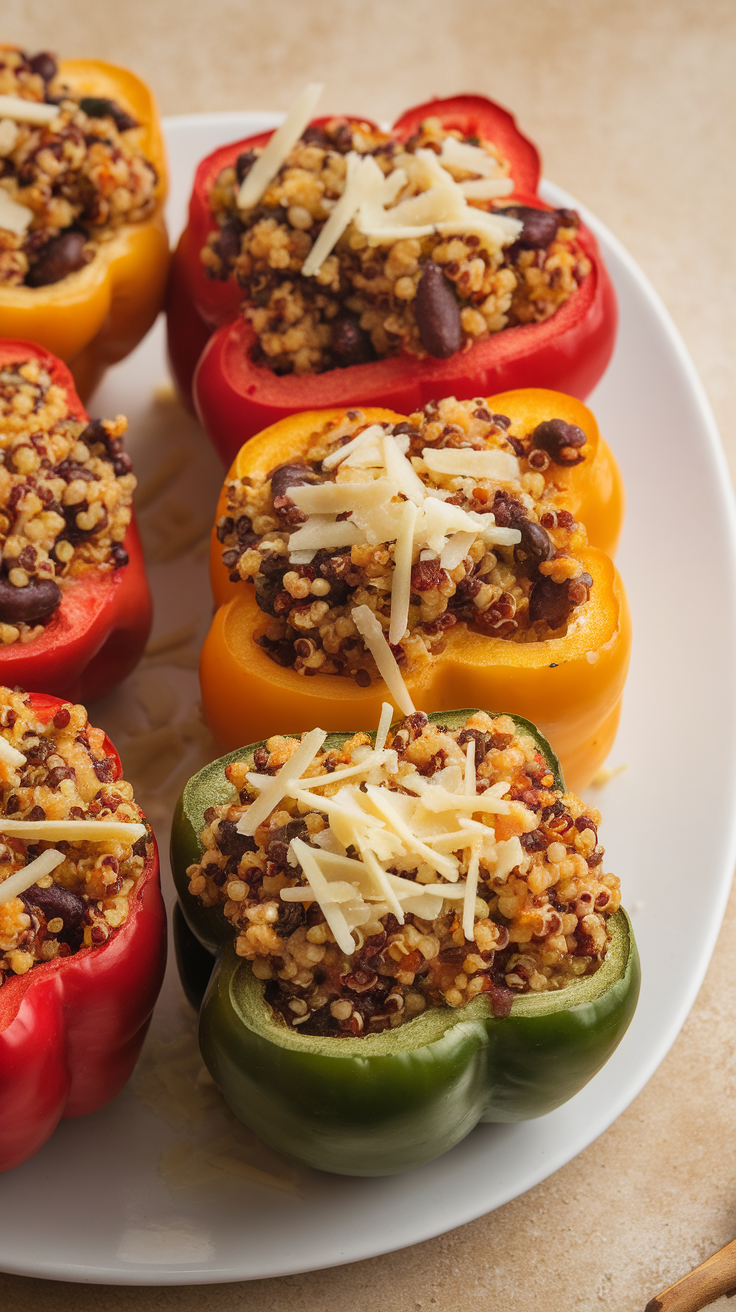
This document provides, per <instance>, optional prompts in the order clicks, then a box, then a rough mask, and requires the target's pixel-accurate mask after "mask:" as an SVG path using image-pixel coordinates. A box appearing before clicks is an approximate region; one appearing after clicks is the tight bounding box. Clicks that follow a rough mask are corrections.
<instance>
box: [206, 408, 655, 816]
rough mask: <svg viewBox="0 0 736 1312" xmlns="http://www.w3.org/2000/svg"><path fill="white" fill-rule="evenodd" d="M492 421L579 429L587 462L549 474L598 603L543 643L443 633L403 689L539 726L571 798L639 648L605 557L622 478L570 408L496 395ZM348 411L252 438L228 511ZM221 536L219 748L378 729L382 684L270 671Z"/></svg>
mask: <svg viewBox="0 0 736 1312" xmlns="http://www.w3.org/2000/svg"><path fill="white" fill-rule="evenodd" d="M487 405H488V407H489V409H490V410H492V411H493V412H502V413H504V414H507V415H508V416H509V418H512V419H514V420H515V421H516V420H517V419H522V418H523V419H524V420H525V421H527V422H528V425H529V427H530V428H531V427H533V426H536V424H537V423H539V422H541V420H543V419H546V418H553V417H556V418H564V419H565V420H566V421H567V422H572V423H575V424H577V425H578V426H579V427H581V428H582V429H583V430H584V432H585V433H586V436H587V437H588V442H587V443H586V446H585V447H584V448H582V450H583V451H584V452H585V453H586V458H585V460H584V461H583V462H582V463H581V464H579V465H576V466H574V467H573V468H570V469H565V470H562V469H560V470H559V473H558V471H557V470H555V481H556V483H557V485H558V488H559V493H558V495H559V507H560V508H566V509H570V510H571V512H572V513H573V514H574V515H575V517H576V518H578V517H579V519H580V520H581V521H582V522H584V523H585V524H586V527H587V528H588V532H589V536H590V538H591V540H592V542H593V543H594V544H595V545H594V547H592V548H587V549H585V550H583V551H581V552H580V553H579V558H580V560H581V563H582V565H583V569H584V570H587V572H588V573H589V574H590V575H591V576H592V578H593V588H592V594H591V597H590V600H589V601H588V602H586V603H585V605H584V606H582V607H581V610H580V612H579V615H580V619H579V620H578V621H576V623H575V624H574V625H573V626H572V628H571V632H570V633H569V634H566V635H565V636H564V637H560V638H550V639H547V640H546V641H544V642H530V643H515V642H510V641H508V640H506V639H503V638H493V637H489V636H486V635H485V634H481V633H476V632H473V631H471V630H469V629H465V628H454V629H450V630H448V631H447V633H446V635H445V637H446V642H447V646H446V649H445V651H444V652H443V653H442V654H441V655H440V656H437V657H435V658H433V659H432V660H431V661H429V662H428V663H427V664H426V665H425V666H424V667H422V668H421V669H420V670H419V672H418V673H417V674H416V675H414V676H411V675H409V676H407V677H406V679H405V682H406V686H407V688H408V690H409V694H410V696H411V697H412V700H413V701H414V704H415V705H416V706H421V707H423V708H424V709H426V710H434V709H435V708H438V709H442V708H453V707H455V706H457V705H458V703H459V702H461V703H467V702H469V701H475V702H477V703H478V704H480V705H493V704H495V705H503V706H508V707H509V708H510V710H511V712H512V714H517V715H522V716H525V717H526V718H527V719H529V720H532V721H533V722H534V723H535V724H538V725H540V727H541V729H542V731H543V732H544V733H546V734H547V735H548V736H549V737H550V738H552V740H553V741H554V743H555V746H556V748H557V751H558V753H559V756H560V759H561V761H562V764H563V767H564V769H565V773H566V775H567V777H568V778H569V780H570V782H571V786H572V787H573V788H574V789H575V791H580V790H581V789H582V788H584V787H585V786H586V785H587V784H588V783H589V782H590V780H591V778H592V777H593V775H594V774H595V772H596V770H597V769H598V768H599V767H600V765H601V764H602V763H603V761H604V760H605V758H606V756H607V755H608V752H609V750H610V748H611V745H612V743H613V739H614V737H615V735H616V729H617V727H618V720H619V715H620V708H621V697H622V694H623V688H624V683H625V680H626V674H627V670H628V665H629V656H630V650H631V618H630V615H629V609H628V602H627V600H626V594H625V591H624V588H623V584H622V583H621V580H620V578H619V575H618V573H617V571H616V570H615V568H614V566H613V564H612V562H611V560H610V559H609V557H608V556H607V555H606V554H604V552H603V551H601V550H599V549H598V547H599V544H605V546H607V547H608V548H609V549H613V547H614V546H615V543H616V541H617V539H618V534H619V531H620V527H621V521H622V516H623V492H622V484H621V475H620V473H619V470H618V466H617V465H616V462H615V460H614V458H613V456H612V454H611V452H610V450H609V448H608V447H607V445H606V444H605V442H604V441H603V439H602V438H601V436H600V434H599V432H598V427H597V425H596V422H595V419H594V418H593V416H592V414H591V412H590V411H589V410H588V409H587V408H586V407H585V406H584V405H582V403H581V402H579V401H576V400H575V399H574V398H570V397H563V396H561V395H559V394H558V393H554V392H547V391H544V390H542V389H526V390H523V391H518V392H511V393H505V394H502V395H499V396H493V397H489V398H488V400H487ZM342 413H343V412H340V411H326V412H322V413H321V414H317V415H316V414H314V413H310V414H306V415H295V416H291V417H289V418H288V419H286V420H283V421H282V422H281V423H279V424H277V425H274V426H273V427H272V428H270V429H267V430H266V431H265V432H264V433H261V434H259V436H258V437H255V438H253V439H251V441H250V442H247V443H246V444H245V445H244V446H243V447H242V448H241V450H240V452H239V454H238V456H237V458H236V460H235V463H234V464H233V466H232V468H231V470H230V472H229V474H228V476H227V479H226V480H225V486H224V489H223V496H222V498H221V500H220V503H219V506H218V518H219V516H220V514H222V513H224V509H225V505H226V497H227V493H226V488H227V483H228V481H229V480H231V479H234V478H242V477H248V476H249V477H256V478H262V477H266V476H267V475H268V474H269V473H270V471H271V470H272V469H274V468H275V467H276V466H277V465H279V464H282V463H283V462H284V461H286V460H289V461H293V460H297V459H298V458H299V457H304V456H306V455H307V454H308V452H309V449H310V446H311V442H312V435H313V433H314V431H315V429H317V428H320V427H322V426H324V425H325V424H327V423H329V422H330V421H331V420H336V419H338V418H339V417H340V416H341V414H342ZM363 413H364V414H365V418H366V421H367V422H368V423H372V422H378V421H380V420H389V421H390V422H392V423H396V422H398V421H400V420H402V419H403V418H404V416H402V415H397V414H395V413H393V412H391V411H385V410H372V409H367V410H364V411H363ZM221 553H222V549H221V547H220V544H219V542H218V541H217V538H216V533H213V538H212V554H211V577H212V587H213V592H214V595H215V600H216V602H217V603H218V606H219V608H218V610H217V612H216V614H215V617H214V620H213V622H212V626H211V628H210V631H209V633H208V635H207V638H206V640H205V644H204V647H203V649H202V657H201V663H200V683H201V688H202V702H203V706H204V710H205V715H206V717H207V722H208V724H209V726H210V728H211V729H212V732H213V734H214V735H215V737H216V739H217V741H218V742H219V743H220V745H221V746H222V747H223V748H224V749H233V748H235V747H236V746H237V745H238V743H242V742H245V741H247V740H249V739H252V738H254V737H255V736H256V735H261V736H267V735H268V734H270V733H294V732H297V731H302V730H305V729H309V728H310V727H311V726H312V725H314V724H320V725H321V726H322V727H323V728H325V729H328V730H340V729H346V728H347V727H348V726H349V725H351V724H355V723H361V722H363V723H366V722H368V723H370V722H371V721H372V720H374V719H375V720H376V721H377V720H378V716H379V714H380V709H381V703H382V701H383V700H385V698H386V696H387V695H388V694H387V692H386V688H385V685H384V684H383V683H382V682H375V683H373V684H372V685H371V686H370V687H368V688H361V687H359V686H358V685H357V684H356V683H355V682H354V681H353V680H352V679H348V678H345V677H342V676H340V675H329V674H315V675H314V676H313V677H311V678H305V677H304V676H303V675H299V674H296V673H295V672H294V671H293V670H291V669H287V668H284V667H282V666H279V665H277V664H275V662H274V661H272V660H271V659H270V657H269V656H267V655H266V653H265V651H264V650H263V648H261V647H259V646H258V645H257V643H256V642H254V636H255V635H256V634H257V633H258V631H259V629H261V628H262V626H263V614H262V612H261V611H260V610H259V608H258V606H257V603H256V600H255V589H254V588H253V585H252V584H250V583H243V582H239V583H231V582H230V580H229V578H228V571H227V569H226V568H225V566H224V565H223V564H222V554H221Z"/></svg>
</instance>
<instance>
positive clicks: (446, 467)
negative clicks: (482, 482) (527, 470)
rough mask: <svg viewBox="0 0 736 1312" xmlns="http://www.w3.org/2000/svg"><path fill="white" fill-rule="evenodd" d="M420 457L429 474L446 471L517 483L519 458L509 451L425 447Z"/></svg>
mask: <svg viewBox="0 0 736 1312" xmlns="http://www.w3.org/2000/svg"><path fill="white" fill-rule="evenodd" d="M422 459H423V461H424V463H425V465H426V466H427V469H429V470H430V471H431V472H432V473H433V474H450V475H453V474H454V475H455V476H456V477H458V478H490V479H496V480H498V481H499V482H502V483H518V481H519V479H520V477H521V471H520V469H519V461H518V459H517V458H516V456H515V455H513V454H512V453H511V451H499V450H497V449H492V450H490V451H479V450H476V449H475V448H473V447H444V448H442V449H439V450H438V448H437V447H431V446H425V448H424V450H423V451H422Z"/></svg>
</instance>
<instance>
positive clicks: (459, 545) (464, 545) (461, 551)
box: [440, 530, 477, 570]
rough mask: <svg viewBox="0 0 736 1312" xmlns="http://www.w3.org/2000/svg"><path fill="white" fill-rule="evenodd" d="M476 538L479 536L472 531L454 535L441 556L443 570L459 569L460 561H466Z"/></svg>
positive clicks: (449, 539)
mask: <svg viewBox="0 0 736 1312" xmlns="http://www.w3.org/2000/svg"><path fill="white" fill-rule="evenodd" d="M476 537H477V534H476V533H471V532H470V530H468V532H467V533H453V535H452V537H451V538H448V540H447V542H446V543H445V545H444V547H443V548H442V552H441V554H440V565H441V566H442V568H443V569H447V570H453V569H457V567H458V565H459V564H460V561H461V560H465V557H466V556H467V554H468V552H469V551H470V548H471V547H472V545H473V543H474V542H475V539H476Z"/></svg>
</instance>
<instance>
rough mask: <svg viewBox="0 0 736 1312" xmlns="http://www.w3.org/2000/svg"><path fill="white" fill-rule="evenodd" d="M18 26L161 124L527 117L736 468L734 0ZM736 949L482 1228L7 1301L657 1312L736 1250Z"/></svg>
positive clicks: (277, 1) (103, 15)
mask: <svg viewBox="0 0 736 1312" xmlns="http://www.w3.org/2000/svg"><path fill="white" fill-rule="evenodd" d="M3 9H4V22H3V28H2V39H3V40H13V41H17V42H18V43H19V44H21V45H23V46H24V47H26V48H27V49H29V50H31V51H33V52H35V51H37V50H39V49H44V48H50V49H55V50H58V51H60V52H63V53H65V54H69V55H79V56H87V57H101V58H106V59H110V60H112V61H114V62H117V63H121V64H128V65H130V66H131V67H132V68H134V69H135V70H136V71H137V72H138V73H139V74H140V75H141V76H142V77H143V78H145V79H146V80H147V81H148V82H149V83H150V84H151V85H152V87H153V88H154V90H155V92H156V95H157V96H158V100H159V103H160V107H161V110H162V111H163V113H166V114H177V113H183V112H186V111H195V110H213V109H223V110H224V109H257V108H267V109H285V108H286V107H287V106H288V105H289V103H290V101H291V100H292V99H293V97H294V95H295V94H296V92H297V91H298V90H299V89H300V88H301V87H302V85H303V84H304V83H305V82H306V81H307V80H315V79H317V78H319V79H321V80H324V81H325V83H326V91H325V94H324V97H323V102H322V103H323V105H324V111H323V112H329V111H330V110H334V111H336V112H340V111H350V112H356V113H364V114H366V115H369V116H372V117H374V118H378V119H392V118H393V117H394V116H395V115H396V114H397V113H398V112H399V111H400V110H401V109H403V108H405V107H406V106H408V105H411V104H415V103H417V102H419V101H421V100H423V99H427V98H428V97H429V96H431V95H432V94H435V93H437V94H442V95H449V94H453V93H456V92H458V91H466V90H467V91H477V92H481V93H484V94H487V95H490V96H492V97H493V98H494V99H497V100H499V101H500V102H501V103H502V104H505V105H507V106H509V107H510V108H512V109H513V111H514V113H515V114H516V116H517V119H518V121H519V123H520V125H521V127H522V129H523V130H524V131H525V132H526V133H527V134H528V135H529V136H530V137H531V138H532V139H533V140H534V141H536V142H537V144H538V145H539V147H540V149H541V151H542V154H543V158H544V167H545V173H546V175H547V176H548V177H549V178H551V179H553V180H554V181H555V182H556V183H558V184H559V185H561V186H563V187H565V188H566V189H567V190H569V191H570V192H572V193H573V194H574V195H575V196H577V197H578V198H579V199H580V200H581V201H583V202H584V203H585V204H586V205H588V206H589V207H590V208H591V209H592V210H593V211H594V212H595V213H596V214H597V215H598V216H599V218H601V219H602V220H603V221H604V222H605V223H606V224H607V225H608V226H609V227H610V228H611V229H612V230H613V232H614V233H615V234H616V235H617V236H618V237H619V238H620V239H621V240H622V241H623V243H624V244H625V245H626V246H627V247H628V249H629V250H630V251H631V253H632V255H633V256H634V257H635V259H636V260H638V262H639V263H640V264H641V266H642V268H643V269H644V271H645V272H646V273H647V275H648V276H649V278H650V279H651V281H652V282H653V284H654V286H655V287H656V289H657V290H658V292H659V293H660V295H661V296H662V298H663V300H664V301H665V303H666V305H667V307H668V308H669V310H670V312H671V313H672V315H673V317H674V319H675V321H676V323H677V325H678V327H679V329H680V331H681V332H682V335H683V337H684V339H685V342H686V344H687V346H688V348H689V350H690V352H691V354H692V356H693V358H694V360H695V364H696V366H697V368H698V370H699V372H700V374H701V377H702V379H703V381H704V383H705V386H706V389H707V392H708V395H709V397H710V400H711V403H712V405H713V408H714V410H715V414H716V419H717V422H718V424H719V426H720V430H721V433H722V436H723V441H724V445H725V448H726V451H727V454H728V457H729V461H730V462H731V466H732V469H736V373H735V372H734V368H733V361H734V356H735V354H736V352H735V350H734V348H735V347H736V296H734V286H735V283H734V274H735V272H736V269H735V265H736V243H735V242H734V239H733V235H732V232H733V216H734V214H736V181H735V180H734V179H735V177H736V175H735V173H734V169H733V140H734V135H735V132H734V129H735V128H736V123H735V121H734V119H735V114H736V77H734V72H733V69H734V51H735V50H736V6H735V5H734V4H733V0H710V3H709V4H708V5H707V6H705V5H703V4H702V3H700V0H650V3H649V4H648V5H645V4H643V3H642V2H641V0H619V2H618V4H615V5H613V4H611V3H610V0H605V2H604V0H516V3H515V4H514V5H508V4H507V3H505V0H504V2H501V0H455V3H454V4H452V5H449V4H440V3H439V2H438V0H424V2H423V3H422V0H404V3H403V4H398V3H396V0H370V2H369V0H339V3H336V2H335V0H332V3H330V4H327V3H325V0H310V3H304V2H303V0H302V2H301V3H300V0H272V2H271V4H270V5H269V6H266V5H261V4H256V3H255V2H254V0H207V3H206V4H201V5H199V4H195V3H194V0H187V2H186V3H182V0H179V2H178V3H177V2H175V0H155V2H154V3H151V0H127V3H126V4H120V3H113V0H98V3H97V4H96V5H93V6H90V5H82V4H81V3H80V0H63V3H62V0H44V3H43V5H39V4H38V3H37V2H35V3H32V0H5V5H4V6H3ZM730 604H732V602H731V603H730ZM735 953H736V899H734V897H732V899H731V904H730V907H729V911H728V914H727V916H726V920H725V923H724V926H723V929H722V932H721V936H720V939H719V942H718V945H717V948H716V952H715V955H714V958H713V961H712V964H711V967H710V970H709V973H708V976H707V978H706V981H705V984H704V986H703V989H702V991H701V993H700V996H699V998H698V1001H697V1003H696V1005H695V1007H694V1009H693V1012H692V1014H691V1016H690V1018H689V1020H688V1022H687V1024H686V1025H685V1028H684V1030H683V1031H682V1034H681V1035H680V1037H679V1039H678V1040H677V1042H676V1044H675V1045H674V1048H673V1049H672V1051H671V1052H670V1054H669V1056H668V1057H667V1058H666V1060H665V1061H664V1063H663V1064H662V1066H661V1067H660V1069H659V1070H658V1072H657V1073H656V1075H655V1076H654V1078H653V1079H652V1080H651V1082H650V1083H649V1085H648V1086H647V1087H646V1089H645V1090H644V1091H643V1093H642V1094H641V1095H640V1096H639V1097H638V1098H637V1099H636V1101H635V1102H634V1103H633V1105H632V1106H631V1107H630V1108H629V1109H628V1111H626V1112H625V1113H624V1114H623V1115H622V1116H621V1117H620V1119H619V1120H618V1121H617V1122H616V1123H615V1124H614V1125H613V1126H612V1128H611V1129H610V1130H609V1131H608V1132H607V1133H606V1134H604V1135H603V1136H602V1137H601V1138H600V1139H599V1140H598V1141H597V1142H596V1143H594V1144H593V1145H592V1146H591V1147H590V1148H588V1149H587V1150H586V1151H585V1152H584V1153H582V1154H581V1155H580V1156H579V1157H578V1158H576V1159H575V1160H574V1161H573V1162H571V1163H570V1164H569V1165H568V1166H566V1167H564V1168H563V1169H562V1170H561V1171H558V1172H557V1174H556V1175H553V1176H551V1177H550V1178H549V1179H548V1180H546V1181H545V1182H544V1183H543V1184H541V1185H539V1186H537V1187H536V1188H535V1189H533V1190H531V1191H530V1192H529V1193H527V1194H525V1195H523V1196H522V1197H520V1198H518V1199H516V1200H515V1201H514V1202H512V1203H509V1204H508V1205H507V1206H505V1207H503V1208H501V1209H500V1210H498V1211H496V1212H493V1213H491V1214H490V1215H488V1216H485V1217H481V1218H480V1219H479V1220H477V1221H475V1222H473V1223H471V1224H470V1225H467V1226H464V1227H463V1228H461V1229H459V1230H453V1231H450V1232H449V1233H448V1234H446V1235H444V1236H443V1237H441V1238H438V1239H434V1240H431V1241H429V1242H427V1243H424V1244H420V1245H418V1246H416V1247H414V1248H410V1249H405V1250H403V1251H401V1252H398V1253H394V1254H390V1255H388V1256H386V1257H380V1258H376V1259H373V1260H371V1261H366V1262H362V1263H358V1264H354V1265H351V1266H346V1267H341V1268H336V1269H333V1270H327V1271H321V1272H316V1273H312V1274H309V1275H305V1276H292V1277H288V1278H282V1279H276V1280H270V1281H257V1282H255V1283H252V1284H238V1285H220V1286H208V1287H189V1288H187V1287H180V1288H176V1289H168V1290H167V1289H162V1290H147V1289H130V1288H112V1287H104V1286H71V1285H64V1284H55V1283H51V1282H49V1283H48V1285H47V1286H46V1285H44V1286H42V1285H40V1284H39V1283H38V1282H32V1281H31V1280H28V1279H24V1278H20V1277H16V1276H2V1275H0V1291H1V1297H2V1300H3V1303H4V1304H5V1306H11V1305H16V1306H18V1305H24V1304H25V1303H26V1302H27V1301H29V1300H30V1299H35V1298H38V1297H39V1296H40V1297H41V1298H44V1297H45V1298H46V1299H48V1300H53V1305H54V1307H55V1308H57V1309H59V1312H62V1310H65V1309H67V1308H69V1309H72V1308H73V1309H74V1310H75V1312H92V1310H93V1309H95V1310H97V1309H105V1310H107V1309H110V1310H113V1309H114V1310H116V1312H117V1310H120V1312H123V1309H131V1310H132V1309H136V1312H148V1309H149V1308H150V1309H153V1308H154V1307H156V1308H157V1309H160V1310H163V1309H167V1308H177V1309H180V1310H181V1312H189V1309H192V1310H193V1309H195V1308H196V1309H202V1308H206V1309H208V1312H230V1310H231V1309H235V1308H240V1307H247V1308H248V1309H249V1310H250V1312H276V1309H278V1312H292V1310H293V1312H297V1309H298V1310H299V1312H303V1310H304V1309H309V1310H310V1312H311V1310H312V1309H314V1312H338V1309H339V1312H358V1309H360V1310H361V1312H362V1310H363V1309H365V1308H371V1309H372V1308H377V1307H380V1308H382V1309H383V1310H384V1312H431V1309H434V1308H437V1309H438V1312H440V1310H441V1312H461V1310H462V1312H476V1310H477V1312H480V1310H481V1309H483V1312H491V1309H496V1308H498V1309H501V1308H503V1309H504V1312H530V1309H539V1310H540V1312H541V1310H542V1309H547V1308H552V1307H554V1308H558V1309H561V1310H562V1309H564V1312H578V1310H579V1312H593V1309H596V1308H598V1307H601V1306H602V1307H606V1308H611V1309H615V1312H640V1310H641V1312H643V1309H644V1307H645V1304H646V1302H647V1300H648V1299H649V1298H651V1297H652V1295H654V1294H655V1293H657V1292H658V1291H659V1290H660V1289H661V1288H662V1287H663V1286H665V1285H668V1284H669V1283H671V1282H672V1281H673V1280H675V1279H676V1278H677V1277H678V1276H679V1275H681V1274H683V1273H684V1272H685V1271H686V1270H688V1269H689V1268H690V1267H691V1266H693V1265H695V1264H696V1263H698V1262H700V1261H702V1260H703V1259H704V1258H705V1257H707V1256H708V1255H709V1254H710V1253H711V1252H713V1251H714V1250H715V1249H716V1248H719V1247H721V1246H722V1245H723V1244H725V1243H727V1242H728V1241H729V1240H731V1239H733V1238H734V1237H735V1236H736V1181H735V1180H734V1171H733V1161H734V1152H733V1144H734V1142H735V1141H736V1043H735V1042H734V1032H733V1022H732V1017H733V1015H734V1012H736V979H735V977H734V972H733V967H732V962H733V960H734V954H735ZM60 1205H62V1206H63V1195H62V1194H60ZM721 1305H722V1306H723V1308H724V1309H725V1308H729V1307H731V1306H732V1304H731V1303H730V1301H727V1300H726V1299H722V1300H720V1302H719V1304H717V1305H714V1306H718V1307H720V1306H721Z"/></svg>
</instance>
